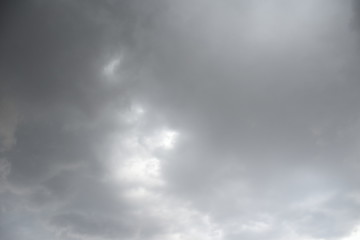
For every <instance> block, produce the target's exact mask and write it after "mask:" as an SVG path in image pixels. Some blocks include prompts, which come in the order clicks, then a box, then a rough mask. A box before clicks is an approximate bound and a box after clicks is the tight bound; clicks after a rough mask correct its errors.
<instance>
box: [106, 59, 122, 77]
mask: <svg viewBox="0 0 360 240" xmlns="http://www.w3.org/2000/svg"><path fill="white" fill-rule="evenodd" d="M122 58H123V57H122V55H119V56H116V57H114V58H112V59H111V60H110V61H108V62H107V63H106V64H105V65H104V66H103V68H102V73H103V75H104V77H105V79H106V81H108V82H115V81H116V79H117V74H116V72H117V71H118V69H119V68H120V66H121V63H122Z"/></svg>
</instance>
